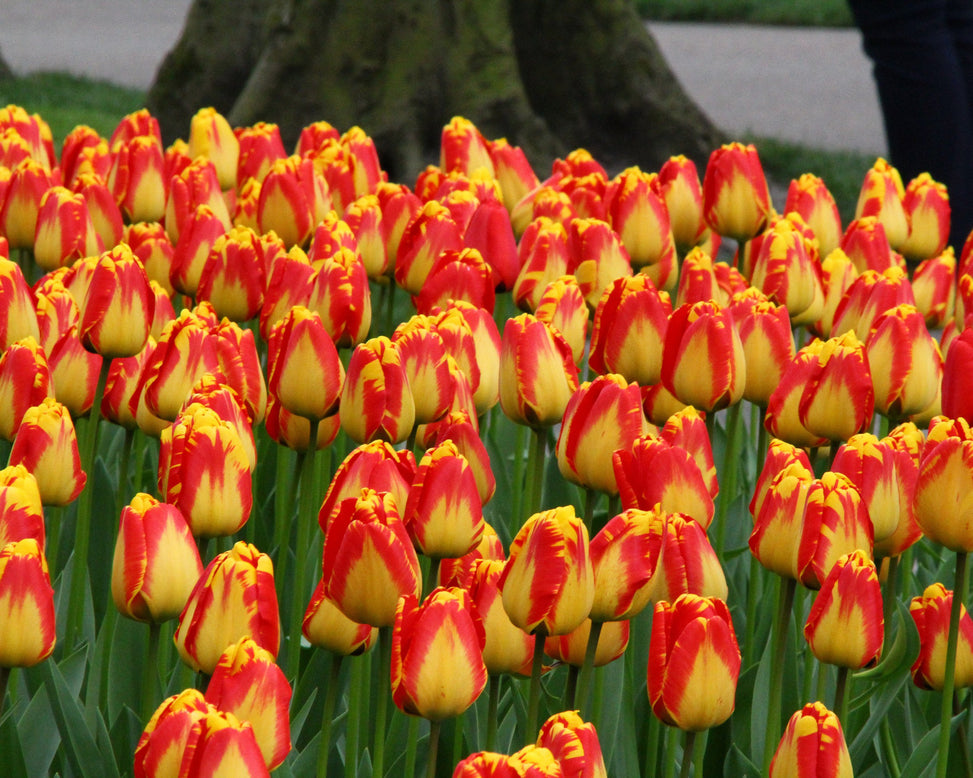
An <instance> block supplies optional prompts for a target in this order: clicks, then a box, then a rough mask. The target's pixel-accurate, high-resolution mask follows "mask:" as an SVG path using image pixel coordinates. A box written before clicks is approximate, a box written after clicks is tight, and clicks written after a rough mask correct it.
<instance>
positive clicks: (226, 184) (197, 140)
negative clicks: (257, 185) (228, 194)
mask: <svg viewBox="0 0 973 778" xmlns="http://www.w3.org/2000/svg"><path fill="white" fill-rule="evenodd" d="M189 156H190V158H192V159H195V158H196V157H205V158H206V159H208V160H209V161H210V162H212V163H213V165H214V167H215V168H216V175H217V177H218V179H219V182H220V188H221V189H223V190H224V191H226V190H227V189H233V188H235V187H236V183H237V178H236V171H237V163H238V162H239V158H240V141H239V140H238V139H237V137H236V136H235V135H234V134H233V129H232V128H231V127H230V123H229V122H228V121H227V120H226V119H225V118H224V117H223V116H222V115H221V114H220V113H219V112H217V110H216V109H215V108H212V107H210V108H200V109H199V110H198V111H197V112H196V113H195V115H194V116H193V118H192V119H191V120H190V123H189Z"/></svg>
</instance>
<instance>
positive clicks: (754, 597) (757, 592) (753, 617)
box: [743, 554, 764, 670]
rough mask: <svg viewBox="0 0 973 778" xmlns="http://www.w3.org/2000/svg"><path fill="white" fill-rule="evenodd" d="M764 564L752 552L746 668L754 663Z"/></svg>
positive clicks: (748, 582) (744, 667) (745, 644)
mask: <svg viewBox="0 0 973 778" xmlns="http://www.w3.org/2000/svg"><path fill="white" fill-rule="evenodd" d="M763 580H764V573H763V566H762V565H761V564H760V562H759V561H758V560H757V557H755V556H754V555H753V554H750V576H749V577H748V578H747V626H746V631H745V634H744V639H743V669H744V670H746V669H747V668H748V667H750V665H751V664H752V663H753V653H754V649H755V645H754V644H755V642H756V634H757V610H758V603H759V602H760V597H761V595H762V594H763V585H762V584H763Z"/></svg>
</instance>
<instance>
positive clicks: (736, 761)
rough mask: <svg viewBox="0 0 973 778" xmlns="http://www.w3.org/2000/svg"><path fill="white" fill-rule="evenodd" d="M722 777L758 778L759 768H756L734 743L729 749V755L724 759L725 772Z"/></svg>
mask: <svg viewBox="0 0 973 778" xmlns="http://www.w3.org/2000/svg"><path fill="white" fill-rule="evenodd" d="M723 775H734V776H740V778H760V768H759V767H757V765H755V764H754V763H753V762H751V761H750V758H749V757H748V756H747V755H746V754H744V753H743V751H741V750H740V746H738V745H737V744H736V743H734V744H733V745H732V746H731V747H730V753H729V754H727V757H726V770H725V771H724V772H723Z"/></svg>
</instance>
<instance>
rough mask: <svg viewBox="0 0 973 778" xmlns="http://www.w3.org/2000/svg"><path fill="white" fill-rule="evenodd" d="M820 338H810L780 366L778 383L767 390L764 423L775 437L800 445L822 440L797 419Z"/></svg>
mask: <svg viewBox="0 0 973 778" xmlns="http://www.w3.org/2000/svg"><path fill="white" fill-rule="evenodd" d="M823 349H824V341H821V340H818V339H814V340H812V341H811V342H810V343H808V345H806V346H805V347H804V348H802V349H800V350H799V351H798V352H797V353H796V354H795V355H794V358H793V359H792V360H791V362H790V364H789V365H788V366H787V367H786V368H785V369H784V373H783V375H782V376H781V380H780V383H779V384H778V385H777V387H776V388H775V389H774V390H773V391H772V392H771V393H770V397H769V398H768V400H767V413H766V415H765V417H764V426H765V427H766V428H767V431H768V432H769V433H770V434H771V435H773V436H774V437H775V438H780V439H781V440H785V441H787V442H788V443H791V444H793V445H795V446H800V447H802V448H811V447H816V446H821V445H823V444H824V443H825V442H826V439H825V438H824V437H822V436H821V435H816V434H814V433H812V432H811V431H810V430H809V429H808V428H807V427H806V426H804V423H803V421H802V420H801V418H800V405H801V398H802V397H803V396H804V392H805V389H806V388H807V386H808V384H809V381H810V380H811V376H812V375H813V374H814V373H815V371H817V370H818V367H819V360H820V354H821V352H822V350H823Z"/></svg>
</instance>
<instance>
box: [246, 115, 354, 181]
mask: <svg viewBox="0 0 973 778" xmlns="http://www.w3.org/2000/svg"><path fill="white" fill-rule="evenodd" d="M331 129H332V130H333V131H334V137H335V138H337V137H338V131H337V130H335V129H334V128H333V127H332V128H331ZM302 134H303V133H302ZM234 135H236V137H237V141H238V142H239V144H240V152H239V156H238V157H237V172H236V180H237V183H238V184H241V185H242V184H243V182H245V181H247V180H250V179H252V180H255V181H263V180H264V178H265V177H266V176H267V173H268V172H270V168H271V166H272V165H273V164H274V162H276V161H277V160H278V159H284V158H285V157H286V156H287V151H286V150H285V149H284V142H283V141H282V140H281V138H280V127H278V126H277V125H276V124H272V123H269V122H256V123H254V124H253V125H251V126H249V127H241V128H239V129H237V130H236V131H235V132H234ZM297 153H298V154H299V155H300V156H304V151H303V150H302V149H301V144H300V143H298V152H297Z"/></svg>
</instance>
